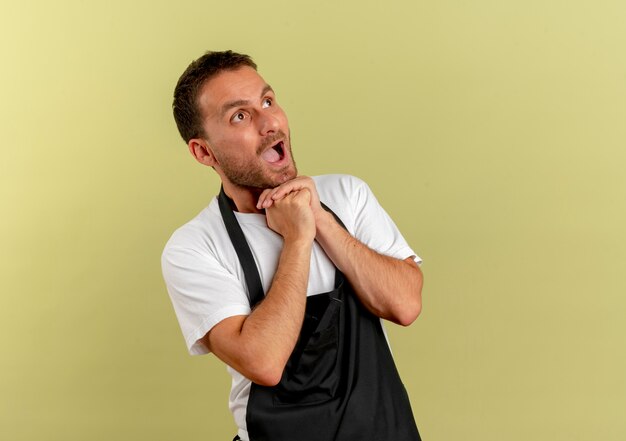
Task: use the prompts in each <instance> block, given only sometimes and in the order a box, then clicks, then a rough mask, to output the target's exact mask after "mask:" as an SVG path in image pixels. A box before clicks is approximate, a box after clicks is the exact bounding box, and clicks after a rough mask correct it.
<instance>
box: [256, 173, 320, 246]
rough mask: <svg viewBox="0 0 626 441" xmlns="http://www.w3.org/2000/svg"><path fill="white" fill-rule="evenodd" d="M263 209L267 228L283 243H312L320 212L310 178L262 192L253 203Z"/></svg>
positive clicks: (299, 178) (318, 202) (298, 179)
mask: <svg viewBox="0 0 626 441" xmlns="http://www.w3.org/2000/svg"><path fill="white" fill-rule="evenodd" d="M257 208H258V209H259V210H261V209H265V214H266V216H267V225H268V227H270V228H271V229H272V230H274V231H275V232H277V233H278V234H280V235H281V236H283V238H284V239H285V240H286V241H287V240H297V239H304V240H310V241H313V239H315V234H316V226H315V225H316V222H315V218H316V215H318V214H319V212H320V211H323V209H322V208H321V205H320V200H319V196H318V194H317V188H316V187H315V182H313V179H311V178H309V177H306V176H298V177H297V178H295V179H293V180H291V181H287V182H285V183H284V184H282V185H279V186H278V187H276V188H271V189H267V190H265V191H263V193H261V196H260V197H259V200H258V202H257Z"/></svg>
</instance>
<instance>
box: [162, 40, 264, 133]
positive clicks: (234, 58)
mask: <svg viewBox="0 0 626 441" xmlns="http://www.w3.org/2000/svg"><path fill="white" fill-rule="evenodd" d="M242 66H248V67H251V68H253V69H254V70H256V68H257V67H256V64H255V63H254V61H252V58H250V56H248V55H244V54H238V53H236V52H233V51H224V52H210V51H209V52H207V53H205V54H204V55H203V56H201V57H200V58H198V59H197V60H195V61H193V62H192V63H191V64H190V65H189V67H187V69H186V70H185V72H183V74H182V75H181V76H180V78H179V79H178V83H177V84H176V88H175V89H174V102H173V103H172V110H173V111H174V120H175V121H176V126H177V127H178V131H179V133H180V136H182V137H183V139H184V140H185V142H186V143H188V142H189V140H190V139H193V138H201V137H207V134H206V133H204V129H203V128H202V111H201V110H200V108H199V106H198V95H199V93H200V89H201V88H202V86H203V85H204V83H205V82H206V81H207V80H209V79H211V78H213V77H215V76H216V75H218V74H219V73H221V72H222V71H225V70H235V69H237V68H239V67H242Z"/></svg>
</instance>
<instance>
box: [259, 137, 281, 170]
mask: <svg viewBox="0 0 626 441" xmlns="http://www.w3.org/2000/svg"><path fill="white" fill-rule="evenodd" d="M261 157H262V158H263V159H265V160H266V161H267V162H269V163H271V164H275V163H277V162H280V161H282V160H283V159H284V158H285V145H284V143H283V141H280V142H278V143H276V144H274V145H273V146H271V147H270V148H268V149H267V150H265V151H264V152H263V153H262V154H261Z"/></svg>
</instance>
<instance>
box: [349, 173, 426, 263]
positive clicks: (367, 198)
mask: <svg viewBox="0 0 626 441" xmlns="http://www.w3.org/2000/svg"><path fill="white" fill-rule="evenodd" d="M352 179H353V188H352V195H351V198H350V202H351V204H352V209H353V212H354V213H355V218H354V234H355V237H356V238H357V239H358V240H359V241H361V242H362V243H364V244H365V245H367V246H368V247H369V248H371V249H373V250H375V251H377V252H379V253H380V254H384V255H387V256H391V257H394V258H396V259H402V260H404V259H407V258H409V257H413V260H415V262H416V263H418V264H420V263H421V262H422V259H421V258H420V257H419V256H418V255H417V253H415V251H413V249H411V247H410V246H409V245H408V243H407V242H406V240H405V239H404V237H403V236H402V234H401V233H400V230H398V227H397V226H396V224H395V223H394V222H393V220H392V219H391V217H389V215H388V214H387V212H386V211H385V210H384V209H383V207H381V205H380V204H379V203H378V200H377V199H376V196H374V193H372V191H371V190H370V188H369V186H368V185H367V184H366V183H365V182H364V181H362V180H360V179H358V178H354V177H353V178H352Z"/></svg>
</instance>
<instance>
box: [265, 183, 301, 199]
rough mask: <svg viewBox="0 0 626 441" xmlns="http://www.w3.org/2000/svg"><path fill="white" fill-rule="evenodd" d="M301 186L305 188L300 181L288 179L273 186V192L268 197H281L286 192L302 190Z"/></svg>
mask: <svg viewBox="0 0 626 441" xmlns="http://www.w3.org/2000/svg"><path fill="white" fill-rule="evenodd" d="M303 188H306V187H305V186H304V185H302V183H301V182H296V181H289V182H287V183H285V184H283V185H281V186H280V187H277V188H275V189H274V192H273V193H272V194H271V195H270V197H271V198H272V199H274V200H277V199H282V198H284V197H285V196H286V195H287V194H289V193H292V192H294V191H298V190H302V189H303Z"/></svg>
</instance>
